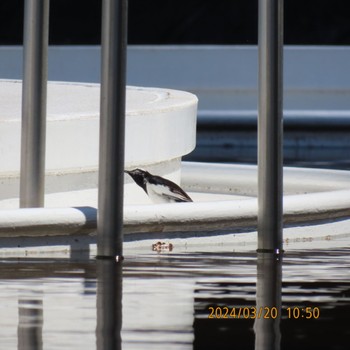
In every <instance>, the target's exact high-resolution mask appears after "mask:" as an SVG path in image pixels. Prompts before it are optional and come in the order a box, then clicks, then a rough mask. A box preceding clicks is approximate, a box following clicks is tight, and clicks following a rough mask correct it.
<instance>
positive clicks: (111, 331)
mask: <svg viewBox="0 0 350 350" xmlns="http://www.w3.org/2000/svg"><path fill="white" fill-rule="evenodd" d="M96 263H97V304H96V308H97V328H96V343H97V350H119V349H121V348H122V346H121V334H120V332H121V327H122V262H116V261H115V260H113V259H97V262H96Z"/></svg>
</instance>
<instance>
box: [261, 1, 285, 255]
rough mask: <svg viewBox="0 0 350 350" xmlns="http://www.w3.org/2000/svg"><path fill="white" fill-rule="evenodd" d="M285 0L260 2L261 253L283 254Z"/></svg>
mask: <svg viewBox="0 0 350 350" xmlns="http://www.w3.org/2000/svg"><path fill="white" fill-rule="evenodd" d="M282 59H283V0H259V118H258V207H259V209H258V250H260V251H274V252H276V251H280V250H282V229H283V217H282V216H283V207H282V198H283V142H282V141H283V125H282V109H283V107H282V96H283V91H282V89H283V78H282Z"/></svg>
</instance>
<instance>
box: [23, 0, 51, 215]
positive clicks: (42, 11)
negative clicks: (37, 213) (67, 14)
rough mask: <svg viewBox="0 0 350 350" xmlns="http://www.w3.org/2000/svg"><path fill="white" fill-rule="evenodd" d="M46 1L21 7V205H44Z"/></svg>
mask: <svg viewBox="0 0 350 350" xmlns="http://www.w3.org/2000/svg"><path fill="white" fill-rule="evenodd" d="M48 26H49V0H26V2H25V10H24V43H23V51H24V58H23V86H22V141H21V142H22V144H21V175H20V206H21V207H22V208H26V207H42V206H43V205H44V181H45V131H46V90H47V47H48V32H49V30H48Z"/></svg>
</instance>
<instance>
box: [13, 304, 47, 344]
mask: <svg viewBox="0 0 350 350" xmlns="http://www.w3.org/2000/svg"><path fill="white" fill-rule="evenodd" d="M18 304H19V305H18V350H24V349H25V350H40V349H42V348H43V336H42V334H43V302H42V300H27V299H23V300H19V302H18Z"/></svg>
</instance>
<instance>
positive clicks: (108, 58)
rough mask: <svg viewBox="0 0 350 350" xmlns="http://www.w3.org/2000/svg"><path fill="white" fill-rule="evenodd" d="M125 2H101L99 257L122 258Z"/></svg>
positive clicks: (125, 0)
mask: <svg viewBox="0 0 350 350" xmlns="http://www.w3.org/2000/svg"><path fill="white" fill-rule="evenodd" d="M126 46H127V0H103V3H102V58H101V63H102V67H101V116H100V156H99V157H100V160H99V188H98V190H99V191H98V224H97V231H98V236H97V255H98V257H117V258H118V259H119V258H121V257H122V253H123V232H122V228H123V188H124V137H125V135H124V134H125V93H126V91H125V90H126V82H125V81H126Z"/></svg>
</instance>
